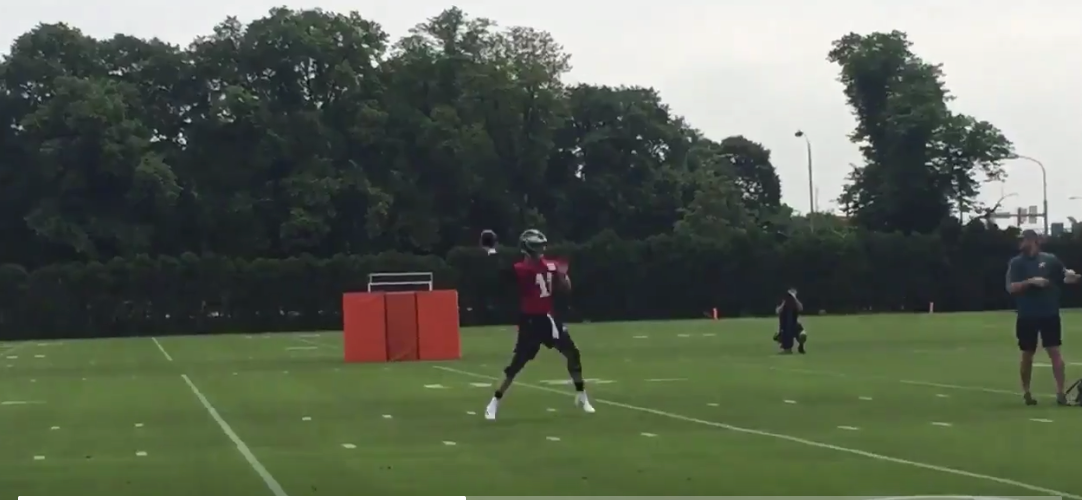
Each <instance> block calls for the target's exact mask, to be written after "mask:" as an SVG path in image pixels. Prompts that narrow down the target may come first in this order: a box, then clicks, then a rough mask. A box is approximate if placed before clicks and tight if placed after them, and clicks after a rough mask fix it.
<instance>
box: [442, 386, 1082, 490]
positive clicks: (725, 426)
mask: <svg viewBox="0 0 1082 500" xmlns="http://www.w3.org/2000/svg"><path fill="white" fill-rule="evenodd" d="M435 368H437V369H439V370H444V371H448V372H451V373H458V374H460V375H466V376H469V377H474V378H482V379H489V380H495V377H490V376H488V375H482V374H479V373H472V372H468V371H464V370H459V369H457V368H450V367H446V366H436V367H435ZM518 385H520V386H523V387H529V388H531V389H535V390H538V391H546V392H552V393H555V394H562V395H567V396H570V395H572V393H570V392H567V391H561V390H559V389H553V388H551V387H544V386H540V385H534V384H530V383H527V382H519V383H518ZM591 399H593V401H594V402H596V403H602V404H607V405H609V406H615V407H617V408H623V409H625V410H633V411H638V412H642V413H650V414H653V415H658V416H661V417H668V418H671V419H673V420H681V421H684V422H690V423H695V424H701V425H706V426H709V427H716V428H719V429H725V430H729V431H733V432H740V433H744V434H751V435H755V436H762V437H769V438H774V439H779V440H782V441H789V442H791V443H797V444H802V445H805V446H811V447H814V448H822V449H825V450H833V451H837V452H841V453H848V454H850V455H857V456H861V457H865V458H870V459H872V460H879V461H883V462H890V463H895V464H899V465H908V466H910V467H916V468H919V469H926V470H931V471H936V472H942V473H945V474H954V475H956V476H964V477H969V478H973V479H981V480H984V481H989V482H993V483H999V484H1005V485H1008V486H1014V487H1016V488H1021V489H1025V490H1029V491H1034V492H1038V493H1044V494H1046V495H1052V496H1058V497H1064V498H1071V499H1074V500H1082V496H1079V495H1074V494H1071V493H1065V492H1062V491H1056V490H1053V489H1051V488H1045V487H1043V486H1037V485H1033V484H1028V483H1023V482H1021V481H1015V480H1013V479H1007V478H1002V477H996V476H989V475H987V474H980V473H977V472H969V471H965V470H961V469H954V468H951V467H943V466H940V465H934V464H929V463H924V462H916V461H913V460H906V459H904V458H897V457H892V456H888V455H880V454H878V453H872V452H870V451H864V450H858V449H855V448H846V447H843V446H836V445H833V444H828V443H822V442H819V441H812V440H810V439H804V438H799V437H796V436H789V435H786V434H778V433H774V432H768V431H761V430H758V429H748V428H746V427H737V426H735V425H729V424H725V423H721V422H713V421H710V420H703V419H700V418H695V417H689V416H686V415H680V414H677V413H669V412H667V411H661V410H655V409H653V408H645V407H642V406H635V405H630V404H627V403H621V402H618V401H611V400H606V399H596V398H591Z"/></svg>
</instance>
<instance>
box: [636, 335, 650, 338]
mask: <svg viewBox="0 0 1082 500" xmlns="http://www.w3.org/2000/svg"><path fill="white" fill-rule="evenodd" d="M632 338H636V339H648V338H650V336H649V335H636V336H634V337H632Z"/></svg>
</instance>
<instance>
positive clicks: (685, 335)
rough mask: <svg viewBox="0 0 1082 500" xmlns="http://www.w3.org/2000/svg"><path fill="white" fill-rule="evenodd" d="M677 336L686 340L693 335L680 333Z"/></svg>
mask: <svg viewBox="0 0 1082 500" xmlns="http://www.w3.org/2000/svg"><path fill="white" fill-rule="evenodd" d="M676 336H677V337H680V338H684V339H686V338H688V337H690V336H691V334H690V333H678V334H676Z"/></svg>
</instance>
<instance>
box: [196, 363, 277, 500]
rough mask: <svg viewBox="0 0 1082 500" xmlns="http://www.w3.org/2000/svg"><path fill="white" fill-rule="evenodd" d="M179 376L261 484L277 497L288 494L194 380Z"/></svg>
mask: <svg viewBox="0 0 1082 500" xmlns="http://www.w3.org/2000/svg"><path fill="white" fill-rule="evenodd" d="M180 378H181V380H183V381H184V383H185V384H186V385H187V386H188V389H189V390H191V391H192V395H193V396H195V399H197V400H199V404H200V405H202V406H203V409H204V410H206V411H207V414H208V415H210V418H212V419H214V422H215V423H217V424H218V428H220V429H221V430H222V434H225V437H227V438H229V440H230V441H232V442H233V446H235V447H236V448H237V452H239V453H240V454H241V456H242V457H244V460H245V461H246V462H248V466H250V467H251V468H252V470H253V471H254V472H255V473H256V475H257V476H259V478H260V479H262V480H263V484H264V485H265V486H266V487H267V489H268V490H270V491H271V493H274V496H277V497H284V496H289V495H288V494H286V490H284V489H282V485H281V484H280V483H279V482H278V480H277V479H275V478H274V476H272V475H271V474H270V472H268V471H267V468H266V467H264V466H263V463H262V462H260V461H259V459H258V458H256V456H255V454H253V453H252V449H251V448H249V447H248V444H247V443H245V442H244V440H242V439H241V438H240V436H238V435H237V433H236V432H235V431H234V430H233V428H232V427H230V426H229V422H226V421H225V419H224V418H222V415H221V414H220V413H218V410H217V409H216V408H214V405H212V404H211V403H210V400H209V399H207V397H206V396H204V395H203V391H200V390H199V388H198V387H196V386H195V382H192V379H191V378H190V377H188V375H187V374H183V373H182V374H180Z"/></svg>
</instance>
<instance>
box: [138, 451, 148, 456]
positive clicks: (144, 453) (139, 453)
mask: <svg viewBox="0 0 1082 500" xmlns="http://www.w3.org/2000/svg"><path fill="white" fill-rule="evenodd" d="M135 456H137V457H145V456H147V452H145V451H137V452H135Z"/></svg>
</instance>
